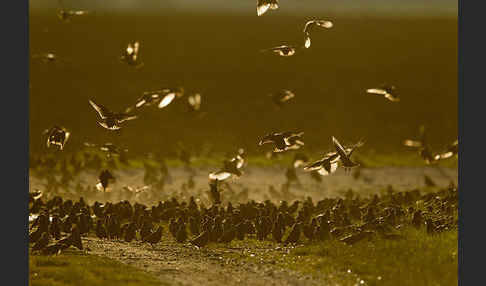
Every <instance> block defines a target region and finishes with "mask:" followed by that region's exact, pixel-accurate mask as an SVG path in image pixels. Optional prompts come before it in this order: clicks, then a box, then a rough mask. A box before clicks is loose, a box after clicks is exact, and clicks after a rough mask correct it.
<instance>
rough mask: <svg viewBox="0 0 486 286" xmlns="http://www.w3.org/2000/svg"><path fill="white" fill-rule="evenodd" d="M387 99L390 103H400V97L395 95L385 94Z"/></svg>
mask: <svg viewBox="0 0 486 286" xmlns="http://www.w3.org/2000/svg"><path fill="white" fill-rule="evenodd" d="M385 98H386V99H388V100H390V101H393V102H398V101H400V98H399V97H398V96H394V95H393V94H391V93H388V92H387V93H385Z"/></svg>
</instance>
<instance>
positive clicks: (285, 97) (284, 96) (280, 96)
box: [268, 89, 295, 108]
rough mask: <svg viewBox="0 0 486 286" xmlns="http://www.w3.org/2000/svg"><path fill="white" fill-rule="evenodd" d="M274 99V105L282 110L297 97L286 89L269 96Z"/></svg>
mask: <svg viewBox="0 0 486 286" xmlns="http://www.w3.org/2000/svg"><path fill="white" fill-rule="evenodd" d="M268 96H270V97H271V98H272V101H273V103H274V104H275V105H276V106H277V107H278V108H282V107H283V106H284V104H286V103H288V102H289V101H290V100H291V99H292V98H294V97H295V94H294V93H293V92H292V91H290V90H286V89H282V90H279V91H277V92H275V93H272V94H269V95H268Z"/></svg>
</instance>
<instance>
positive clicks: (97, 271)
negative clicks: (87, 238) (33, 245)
mask: <svg viewBox="0 0 486 286" xmlns="http://www.w3.org/2000/svg"><path fill="white" fill-rule="evenodd" d="M29 285H31V286H67V285H70V286H71V285H72V286H77V285H79V286H81V285H83V286H91V285H93V286H96V285H100V286H111V285H113V286H119V285H124V286H125V285H127V286H130V285H133V286H135V285H144V286H145V285H146V286H155V285H161V282H160V281H159V280H157V279H156V278H155V277H152V276H150V275H149V274H147V273H145V272H143V271H141V270H138V269H136V268H133V267H131V266H128V265H125V264H122V263H120V262H118V261H114V260H112V259H108V258H103V257H100V256H95V255H89V254H83V253H73V252H67V253H63V254H60V255H58V256H40V255H32V254H31V255H30V256H29Z"/></svg>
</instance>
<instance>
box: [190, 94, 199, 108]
mask: <svg viewBox="0 0 486 286" xmlns="http://www.w3.org/2000/svg"><path fill="white" fill-rule="evenodd" d="M187 103H188V105H189V108H190V109H191V111H199V110H200V109H201V95H200V94H199V93H196V94H193V95H190V96H188V97H187Z"/></svg>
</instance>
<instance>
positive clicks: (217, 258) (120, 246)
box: [83, 237, 322, 286]
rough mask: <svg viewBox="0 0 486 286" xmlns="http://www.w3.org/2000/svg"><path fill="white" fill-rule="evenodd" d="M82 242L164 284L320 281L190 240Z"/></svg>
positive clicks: (306, 283) (316, 283) (91, 248)
mask: <svg viewBox="0 0 486 286" xmlns="http://www.w3.org/2000/svg"><path fill="white" fill-rule="evenodd" d="M83 244H84V246H85V247H86V248H87V249H89V251H88V252H89V253H91V254H95V255H100V256H105V257H108V258H111V259H115V260H118V261H120V262H122V263H125V264H128V265H131V266H134V267H137V268H140V269H143V270H145V271H147V272H149V273H151V274H153V275H155V276H157V277H158V278H159V279H160V281H162V283H163V285H164V283H165V284H168V285H262V286H269V285H321V284H322V282H319V281H317V280H315V279H313V278H311V277H308V276H302V275H300V274H297V273H295V272H292V271H289V270H285V269H276V267H272V266H271V265H268V264H267V265H266V264H253V263H244V262H241V261H237V260H235V259H233V258H224V256H225V255H224V254H228V253H238V252H242V251H246V250H245V249H243V248H226V247H225V248H222V247H216V246H215V247H210V248H204V249H197V248H196V247H195V246H192V245H191V244H190V243H185V244H177V243H175V242H174V241H172V240H171V239H168V238H167V237H166V238H164V239H163V241H161V242H160V243H158V244H157V245H156V246H155V247H154V248H152V247H151V246H150V245H149V244H146V243H145V244H142V243H141V242H139V241H137V242H131V243H127V242H122V241H108V240H100V239H98V238H94V237H89V238H83ZM268 250H270V249H259V250H254V249H252V251H255V252H258V251H260V252H262V251H268ZM272 251H275V250H274V249H272ZM281 251H285V250H283V249H282V250H281ZM226 257H227V256H226Z"/></svg>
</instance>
